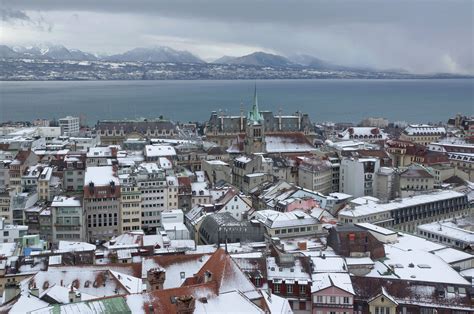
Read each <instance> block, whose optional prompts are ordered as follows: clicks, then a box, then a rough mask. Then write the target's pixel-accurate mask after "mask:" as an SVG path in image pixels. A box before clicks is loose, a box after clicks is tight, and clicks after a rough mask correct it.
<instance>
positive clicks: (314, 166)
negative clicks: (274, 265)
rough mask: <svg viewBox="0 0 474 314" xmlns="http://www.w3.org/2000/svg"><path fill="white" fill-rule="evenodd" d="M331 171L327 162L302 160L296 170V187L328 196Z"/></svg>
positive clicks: (331, 178)
mask: <svg viewBox="0 0 474 314" xmlns="http://www.w3.org/2000/svg"><path fill="white" fill-rule="evenodd" d="M332 180H333V171H332V166H331V163H330V162H329V161H328V160H323V159H320V158H304V159H303V160H302V162H301V163H300V166H299V169H298V185H299V186H301V187H303V188H305V189H309V190H313V191H316V192H320V193H323V194H329V193H331V192H332V184H333V182H332Z"/></svg>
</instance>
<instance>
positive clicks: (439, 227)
mask: <svg viewBox="0 0 474 314" xmlns="http://www.w3.org/2000/svg"><path fill="white" fill-rule="evenodd" d="M416 229H417V234H418V235H420V236H422V237H424V238H426V239H428V240H430V241H434V242H439V243H442V244H445V245H449V246H452V247H456V248H459V249H461V250H464V249H465V248H469V247H470V248H472V247H474V232H473V231H470V230H467V229H463V228H461V227H460V226H459V225H458V224H457V220H456V219H451V220H445V221H438V222H432V223H428V224H424V225H420V226H418V227H417V228H416Z"/></svg>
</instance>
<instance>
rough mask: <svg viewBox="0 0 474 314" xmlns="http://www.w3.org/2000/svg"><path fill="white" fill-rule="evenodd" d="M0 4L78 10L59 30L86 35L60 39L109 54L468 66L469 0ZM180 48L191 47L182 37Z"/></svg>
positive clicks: (49, 0)
mask: <svg viewBox="0 0 474 314" xmlns="http://www.w3.org/2000/svg"><path fill="white" fill-rule="evenodd" d="M0 1H1V3H2V4H3V7H7V8H11V10H20V11H26V12H27V13H28V12H37V11H39V12H42V13H43V14H44V15H45V16H46V17H47V18H50V17H51V16H54V17H57V15H60V14H65V13H70V15H69V14H68V16H71V15H72V14H80V16H81V19H75V23H76V24H77V25H76V26H74V25H69V24H68V25H66V26H67V28H65V27H63V29H67V30H70V31H73V32H74V33H75V34H76V35H77V34H83V33H84V32H88V35H87V36H86V37H87V38H82V39H79V38H78V35H77V36H75V38H76V39H75V40H76V42H74V41H73V40H74V38H70V37H71V36H67V35H68V34H61V36H63V37H64V41H67V42H68V43H72V44H73V46H76V47H78V48H82V49H85V50H97V49H100V50H102V51H107V50H109V51H110V52H116V51H114V49H116V48H117V47H121V48H123V49H128V48H133V46H134V45H137V44H140V45H147V44H149V42H148V41H147V40H146V39H145V38H147V39H149V38H164V37H170V38H171V37H173V38H175V39H176V40H175V42H176V41H179V40H181V41H182V42H183V43H186V42H188V43H192V42H202V43H210V44H209V45H212V46H213V47H217V46H218V45H219V44H220V45H222V46H224V45H227V46H232V45H235V46H237V45H241V46H246V47H260V48H261V49H263V50H267V51H275V52H279V53H283V54H286V55H291V54H294V53H305V54H312V55H315V56H317V57H320V58H323V59H326V60H328V61H331V62H337V63H342V64H348V65H369V66H376V67H381V68H406V69H408V70H412V71H420V72H434V71H439V72H441V71H452V70H453V69H457V70H458V71H460V72H466V73H474V65H473V63H474V62H473V60H472V56H473V55H474V48H473V38H474V33H473V32H474V30H473V29H474V27H473V20H474V17H473V14H474V13H473V12H474V10H473V9H474V8H473V6H474V2H473V1H471V0H452V1H445V0H430V1H423V0H419V1H417V0H409V1H408V0H400V1H390V0H361V1H347V0H331V1H324V0H322V1H318V0H300V1H283V0H274V1H258V0H240V1H222V0H200V1H199V0H160V1H156V0H141V1H140V0H139V1H133V2H131V1H129V0H102V1H96V0H81V1H64V0H42V1H37V0H0ZM97 16H100V19H101V20H102V19H103V20H104V24H105V23H106V21H108V22H109V23H110V22H114V23H116V24H114V27H115V29H114V27H109V28H107V29H105V28H104V29H103V28H97V26H96V28H93V26H90V23H88V22H91V19H93V18H92V17H94V18H97ZM88 17H89V19H88ZM118 17H119V18H118ZM117 19H119V20H120V19H121V22H120V23H118V24H126V26H127V28H125V26H124V25H118V24H117V22H116V21H117ZM48 20H49V19H48ZM51 21H52V22H55V20H54V19H53V20H51ZM64 23H65V22H64V21H63V25H62V26H64ZM74 27H75V28H74ZM81 32H82V33H81ZM89 34H90V35H89ZM127 35H128V37H127ZM59 36H60V35H58V37H59ZM101 37H102V38H101ZM86 39H87V40H88V41H89V43H90V45H91V47H87V42H86ZM76 43H77V44H76ZM167 43H169V44H171V45H172V44H174V43H173V42H164V44H167ZM97 44H99V45H100V47H96V45H97ZM182 46H183V47H184V48H186V49H189V50H191V51H193V46H192V44H189V46H184V44H183V45H182ZM195 51H196V50H195ZM201 51H202V49H200V50H199V52H201ZM203 57H206V56H203Z"/></svg>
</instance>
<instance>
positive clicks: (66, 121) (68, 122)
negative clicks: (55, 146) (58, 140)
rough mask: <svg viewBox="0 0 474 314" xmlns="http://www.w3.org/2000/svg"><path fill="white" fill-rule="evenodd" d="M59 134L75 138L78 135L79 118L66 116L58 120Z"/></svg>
mask: <svg viewBox="0 0 474 314" xmlns="http://www.w3.org/2000/svg"><path fill="white" fill-rule="evenodd" d="M59 127H60V128H61V134H62V135H66V136H76V135H78V134H79V117H72V116H67V117H64V118H61V119H59Z"/></svg>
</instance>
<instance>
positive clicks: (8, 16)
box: [0, 8, 53, 32]
mask: <svg viewBox="0 0 474 314" xmlns="http://www.w3.org/2000/svg"><path fill="white" fill-rule="evenodd" d="M0 15H1V19H2V22H4V23H9V24H12V25H15V24H18V23H20V24H22V25H25V24H26V25H30V26H32V27H34V28H36V29H38V30H40V31H46V32H51V31H52V30H53V23H50V22H48V21H46V20H45V18H44V17H43V16H42V15H41V14H39V15H38V17H35V18H31V17H30V16H29V15H28V14H27V13H26V12H25V11H22V10H17V9H11V8H2V9H0Z"/></svg>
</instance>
